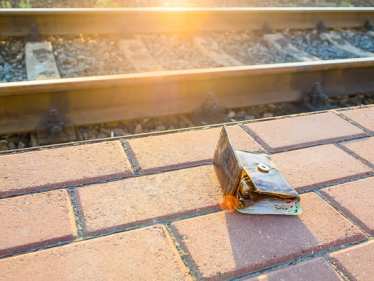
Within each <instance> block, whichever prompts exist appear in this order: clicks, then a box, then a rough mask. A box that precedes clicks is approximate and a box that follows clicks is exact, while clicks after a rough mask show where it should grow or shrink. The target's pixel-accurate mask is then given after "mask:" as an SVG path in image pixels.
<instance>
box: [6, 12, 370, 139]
mask: <svg viewBox="0 0 374 281" xmlns="http://www.w3.org/2000/svg"><path fill="white" fill-rule="evenodd" d="M373 17H374V9H371V8H343V9H332V8H309V9H304V8H291V9H290V8H268V9H262V8H261V9H258V8H229V9H226V8H214V9H151V8H147V9H14V10H13V9H12V10H7V9H3V10H0V36H1V35H20V36H25V35H28V34H30V33H32V32H35V27H36V29H37V32H38V33H39V34H40V35H48V34H73V33H76V32H79V33H82V32H88V33H89V32H95V33H101V32H102V33H108V32H109V33H118V32H119V33H126V32H130V33H131V32H175V31H178V32H184V31H190V32H200V31H211V30H220V31H222V30H239V29H247V30H248V29H261V28H262V27H263V26H265V25H267V26H268V27H270V28H273V29H282V28H291V27H292V28H313V27H315V25H316V24H317V23H318V22H321V21H322V22H323V23H324V24H325V25H326V26H328V27H358V26H362V25H363V24H364V23H365V22H367V21H368V20H369V21H370V20H371V19H372V18H373ZM101 24H102V26H101ZM373 74H374V59H373V58H363V59H346V60H333V61H317V62H302V63H287V64H273V65H257V66H240V67H224V68H210V69H193V70H183V71H162V72H149V73H134V74H123V75H108V76H95V77H84V78H69V79H58V80H44V81H25V82H14V83H2V84H1V83H0V134H8V133H16V132H27V131H33V130H37V129H48V128H49V126H51V124H52V125H53V122H54V120H56V119H57V120H58V123H60V124H63V125H64V126H76V125H85V124H93V123H101V122H111V121H118V120H128V119H135V118H145V117H157V116H166V115H172V114H182V113H191V112H194V111H198V110H199V109H200V108H201V107H202V106H204V105H205V104H210V105H211V104H214V105H217V106H218V107H221V108H237V107H244V106H251V105H259V104H267V103H278V102H291V101H298V100H301V99H303V98H304V97H305V96H306V95H308V93H310V92H311V90H312V88H313V86H314V85H315V83H319V84H320V85H321V86H322V87H323V89H324V91H325V92H326V94H327V95H328V96H330V97H332V96H339V95H348V94H355V93H361V92H372V91H373V89H374V80H373V79H372V77H374V76H373ZM51 112H52V113H53V114H52V116H51Z"/></svg>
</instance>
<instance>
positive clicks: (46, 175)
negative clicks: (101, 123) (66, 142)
mask: <svg viewBox="0 0 374 281" xmlns="http://www.w3.org/2000/svg"><path fill="white" fill-rule="evenodd" d="M0 171H1V173H0V197H2V196H7V195H11V194H15V193H22V192H26V191H32V190H37V189H39V188H45V187H48V186H50V187H55V186H59V185H63V186H66V185H69V184H80V183H85V182H90V181H92V180H93V179H102V178H106V177H111V176H118V175H125V174H129V173H130V164H129V162H128V161H127V159H126V156H125V153H124V151H123V149H122V146H121V143H120V142H103V143H97V144H87V145H78V146H68V147H62V148H56V149H46V150H42V151H33V152H26V153H19V154H11V155H4V156H1V157H0Z"/></svg>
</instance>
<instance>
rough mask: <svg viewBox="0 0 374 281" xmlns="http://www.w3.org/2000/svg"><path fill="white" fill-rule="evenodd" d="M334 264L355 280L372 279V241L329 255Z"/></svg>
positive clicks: (373, 271) (373, 252)
mask: <svg viewBox="0 0 374 281" xmlns="http://www.w3.org/2000/svg"><path fill="white" fill-rule="evenodd" d="M330 256H331V258H332V260H333V262H334V264H336V265H337V266H338V268H339V269H341V270H342V271H343V272H344V273H345V274H346V275H347V276H348V277H349V278H350V280H355V281H372V280H374V241H370V242H368V243H365V244H362V245H359V246H355V247H352V248H348V249H345V250H342V251H339V252H337V253H334V254H331V255H330Z"/></svg>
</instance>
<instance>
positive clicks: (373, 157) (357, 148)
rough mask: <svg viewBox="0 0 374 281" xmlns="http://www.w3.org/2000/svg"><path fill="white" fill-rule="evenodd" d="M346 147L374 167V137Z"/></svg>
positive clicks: (348, 144)
mask: <svg viewBox="0 0 374 281" xmlns="http://www.w3.org/2000/svg"><path fill="white" fill-rule="evenodd" d="M345 147H347V148H349V149H350V150H352V151H353V152H354V153H356V154H357V155H359V156H360V157H362V158H364V159H365V160H367V161H369V162H370V163H371V164H372V165H374V137H372V138H367V139H362V140H358V141H352V142H349V143H346V144H345Z"/></svg>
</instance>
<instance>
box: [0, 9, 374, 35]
mask: <svg viewBox="0 0 374 281" xmlns="http://www.w3.org/2000/svg"><path fill="white" fill-rule="evenodd" d="M373 19H374V8H205V9H204V8H184V9H183V8H123V9H0V35H4V36H8V35H9V36H26V35H28V34H30V33H33V32H35V31H36V30H37V32H39V33H40V34H41V35H56V34H79V33H117V34H118V33H119V34H124V33H139V32H204V31H212V30H215V31H234V30H243V29H245V30H256V29H261V28H262V27H264V26H266V27H267V28H272V29H285V28H300V29H306V28H313V27H315V26H316V24H318V23H319V22H323V23H324V24H325V26H327V27H335V28H339V27H359V26H362V25H363V24H364V23H365V22H366V21H371V20H373Z"/></svg>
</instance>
